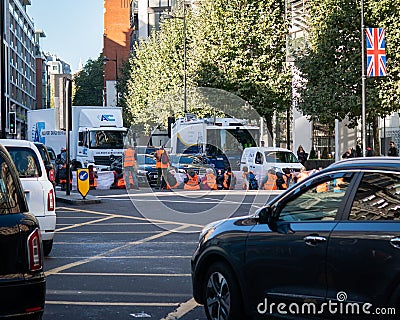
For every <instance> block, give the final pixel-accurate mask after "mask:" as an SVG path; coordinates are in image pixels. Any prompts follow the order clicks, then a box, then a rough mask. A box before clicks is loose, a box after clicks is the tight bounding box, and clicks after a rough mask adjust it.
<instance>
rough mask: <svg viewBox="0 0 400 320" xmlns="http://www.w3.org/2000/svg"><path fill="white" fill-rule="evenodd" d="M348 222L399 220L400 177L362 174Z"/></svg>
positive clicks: (389, 174) (395, 175)
mask: <svg viewBox="0 0 400 320" xmlns="http://www.w3.org/2000/svg"><path fill="white" fill-rule="evenodd" d="M349 220H364V221H365V220H400V175H398V174H391V173H377V172H367V173H364V175H363V177H362V180H361V183H360V185H359V187H358V189H357V193H356V195H355V198H354V201H353V205H352V208H351V211H350V215H349Z"/></svg>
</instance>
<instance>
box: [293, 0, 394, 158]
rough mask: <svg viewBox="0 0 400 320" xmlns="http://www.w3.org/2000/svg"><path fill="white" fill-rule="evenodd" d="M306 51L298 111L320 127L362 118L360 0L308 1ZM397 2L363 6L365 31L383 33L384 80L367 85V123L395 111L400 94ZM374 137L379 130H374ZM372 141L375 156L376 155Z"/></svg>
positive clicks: (352, 122)
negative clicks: (371, 29)
mask: <svg viewBox="0 0 400 320" xmlns="http://www.w3.org/2000/svg"><path fill="white" fill-rule="evenodd" d="M307 5H308V13H309V16H310V17H311V18H310V19H309V21H308V26H309V49H308V50H307V51H306V52H304V53H303V54H302V55H300V56H299V57H298V59H297V60H296V66H297V68H298V69H299V72H300V75H301V76H302V79H303V81H301V82H300V83H299V84H298V91H299V93H300V96H301V99H300V104H299V109H300V110H301V111H302V112H303V113H304V114H305V115H307V116H309V117H310V118H311V119H312V120H317V121H319V122H321V123H323V124H329V123H333V121H334V119H335V118H336V119H339V120H343V119H344V118H346V117H347V118H348V119H349V120H350V126H356V125H357V124H358V122H359V119H360V116H361V102H362V101H361V30H360V29H361V28H360V26H361V20H360V19H361V8H360V1H359V0H308V2H307ZM399 6H400V1H399V0H394V1H389V0H384V1H380V2H378V1H365V5H364V11H365V25H366V26H367V27H381V28H385V30H386V43H387V50H386V52H387V70H388V76H387V77H375V78H367V79H366V95H367V98H366V111H367V121H368V122H369V123H373V124H374V126H375V127H376V126H377V121H376V118H377V117H378V116H384V115H388V114H390V113H391V112H393V111H395V110H397V109H398V104H399V94H400V81H399V71H400V65H399V62H400V50H399V48H400V47H399V45H400V40H399V31H398V30H399V27H400V18H399V15H398V8H399ZM374 131H375V132H376V136H377V130H376V128H375V130H374ZM378 146H379V141H378V139H376V138H375V147H376V149H375V151H376V153H377V154H379V148H378Z"/></svg>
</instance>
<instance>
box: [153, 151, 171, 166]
mask: <svg viewBox="0 0 400 320" xmlns="http://www.w3.org/2000/svg"><path fill="white" fill-rule="evenodd" d="M164 153H165V154H166V155H167V157H168V154H167V153H166V151H165V150H162V152H161V157H160V164H161V169H168V168H169V158H168V161H167V163H163V162H162V161H161V158H162V156H163V154H164ZM156 164H157V163H156Z"/></svg>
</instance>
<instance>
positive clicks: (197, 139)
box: [171, 114, 261, 170]
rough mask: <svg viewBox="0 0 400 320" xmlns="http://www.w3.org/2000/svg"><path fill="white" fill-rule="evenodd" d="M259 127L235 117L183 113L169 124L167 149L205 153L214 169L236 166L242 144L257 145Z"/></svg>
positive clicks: (238, 164) (243, 145)
mask: <svg viewBox="0 0 400 320" xmlns="http://www.w3.org/2000/svg"><path fill="white" fill-rule="evenodd" d="M259 140H260V127H258V126H255V125H250V124H248V122H247V120H244V119H236V118H219V117H214V118H202V119H198V118H196V117H195V116H194V115H193V114H186V115H185V117H184V118H179V119H177V120H176V121H175V122H174V123H173V124H172V125H171V153H176V154H182V153H183V154H196V155H202V156H205V157H206V158H207V159H208V163H210V164H212V165H214V166H215V168H216V169H226V168H227V167H228V166H230V167H231V168H232V170H238V169H239V167H240V159H241V156H242V152H243V150H244V149H245V148H248V147H255V146H257V145H259V143H260V142H261V141H259Z"/></svg>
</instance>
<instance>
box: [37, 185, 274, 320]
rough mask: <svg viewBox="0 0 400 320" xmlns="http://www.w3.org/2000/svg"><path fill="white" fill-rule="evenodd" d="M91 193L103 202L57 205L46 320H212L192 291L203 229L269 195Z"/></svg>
mask: <svg viewBox="0 0 400 320" xmlns="http://www.w3.org/2000/svg"><path fill="white" fill-rule="evenodd" d="M60 192H61V191H60ZM90 195H94V196H97V197H98V198H100V199H101V200H102V202H101V203H99V204H86V205H66V204H63V203H57V233H56V236H55V240H54V241H55V242H54V246H53V251H52V252H51V254H50V256H49V257H46V258H45V271H46V275H47V294H46V306H45V313H44V317H43V319H44V320H54V319H71V320H79V319H85V320H87V319H96V320H102V319H104V320H120V319H121V320H122V319H141V318H148V319H183V320H196V319H198V320H204V319H206V317H205V314H204V311H203V309H202V307H201V306H198V305H197V304H196V303H195V302H194V300H193V299H192V291H191V290H192V288H191V277H190V257H191V255H192V253H193V252H194V250H195V248H196V244H197V240H198V236H199V232H200V231H201V229H202V227H203V226H204V225H206V224H207V223H209V222H211V221H214V220H217V219H220V218H226V217H230V216H233V215H235V216H237V215H245V214H248V213H249V212H254V211H255V210H256V209H257V208H259V207H260V206H262V205H263V204H264V203H265V202H266V201H267V200H268V198H269V197H270V194H269V193H265V192H264V193H263V192H261V193H257V192H254V191H251V192H244V191H239V190H234V191H225V192H224V191H212V192H193V191H192V192H190V191H188V192H184V191H181V192H178V193H177V192H171V191H165V192H162V191H161V192H152V191H151V190H149V189H147V190H146V189H141V190H138V191H136V190H135V191H130V193H129V194H128V193H127V192H126V191H125V190H94V191H90Z"/></svg>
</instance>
